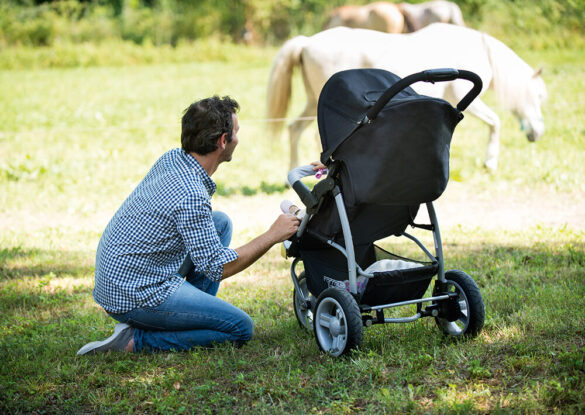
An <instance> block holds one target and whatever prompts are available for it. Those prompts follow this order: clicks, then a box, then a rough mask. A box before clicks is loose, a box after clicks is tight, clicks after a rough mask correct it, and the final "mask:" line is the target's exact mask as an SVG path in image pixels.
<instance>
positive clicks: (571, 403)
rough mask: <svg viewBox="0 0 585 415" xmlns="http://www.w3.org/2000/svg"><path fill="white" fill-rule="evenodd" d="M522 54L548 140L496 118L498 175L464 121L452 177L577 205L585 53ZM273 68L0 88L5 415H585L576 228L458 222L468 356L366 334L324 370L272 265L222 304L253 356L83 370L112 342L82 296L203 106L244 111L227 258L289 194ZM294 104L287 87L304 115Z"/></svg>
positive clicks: (226, 197)
mask: <svg viewBox="0 0 585 415" xmlns="http://www.w3.org/2000/svg"><path fill="white" fill-rule="evenodd" d="M520 55H521V56H523V57H524V58H525V60H526V61H527V62H529V63H530V64H531V65H533V66H534V67H537V66H540V65H544V67H545V72H544V79H545V81H546V82H547V86H548V89H549V95H550V98H549V100H548V102H547V103H546V104H545V107H544V108H543V112H544V114H545V121H546V124H547V131H546V133H545V136H544V137H543V139H542V141H540V142H538V143H536V144H529V143H528V142H527V141H526V139H525V138H524V137H523V136H522V133H521V131H520V128H519V126H518V125H517V122H516V121H515V119H513V117H512V116H511V115H510V114H509V113H507V112H505V111H504V110H503V109H502V108H498V107H497V106H495V108H496V110H497V112H498V114H499V115H500V116H501V117H502V125H503V126H502V151H501V159H500V168H499V170H498V171H497V172H496V173H494V174H487V173H486V172H485V171H484V170H483V169H482V162H483V155H484V148H485V140H486V138H487V137H486V136H487V129H486V127H485V126H484V125H482V124H480V123H479V122H478V121H476V120H474V119H471V118H466V119H465V120H464V121H463V122H462V123H461V125H460V126H459V127H458V129H457V132H456V135H455V137H454V141H453V145H452V160H451V170H452V171H451V173H452V179H453V180H454V182H455V183H456V184H457V186H458V188H463V189H465V192H466V193H465V194H467V195H469V197H470V198H471V197H473V195H474V194H480V193H486V192H487V193H490V192H492V193H493V194H494V197H496V194H497V197H499V198H500V199H499V200H502V202H504V203H505V200H506V195H514V194H518V193H521V192H529V193H530V194H533V195H542V196H541V199H540V200H542V202H543V204H544V202H545V201H546V199H547V198H559V199H562V200H568V201H571V200H575V201H576V203H577V202H579V201H581V202H582V200H583V195H584V194H585V124H583V121H582V114H583V113H585V80H584V79H585V65H584V63H585V53H584V52H583V51H582V50H561V51H555V52H553V51H547V52H538V51H529V50H525V51H520ZM273 56H274V50H267V51H266V52H265V53H263V54H262V53H258V51H253V52H247V51H246V50H243V49H242V50H234V56H233V59H232V61H231V62H229V61H225V60H223V61H211V62H200V63H192V64H157V65H146V66H121V67H99V68H98V67H95V68H94V67H91V68H84V69H81V68H77V69H52V70H18V71H16V70H15V71H9V70H5V71H0V107H1V108H3V111H1V112H0V209H1V210H0V211H1V215H0V313H1V315H2V317H3V318H2V321H1V322H0V356H2V357H1V359H2V360H1V361H2V366H1V368H0V412H2V413H20V412H27V413H32V412H37V413H87V412H100V413H102V412H103V413H120V412H128V413H169V412H172V413H180V412H185V413H210V414H211V413H215V414H221V413H239V414H241V413H272V414H280V413H296V414H305V413H316V414H350V413H351V414H353V413H371V414H379V413H404V412H410V413H497V412H501V413H535V414H536V413H544V412H547V413H582V412H584V411H585V399H584V398H583V396H585V332H584V329H583V328H584V327H585V312H584V309H585V307H584V306H585V300H584V299H585V284H584V280H585V223H584V224H581V225H580V226H579V225H578V224H577V225H565V226H562V225H561V226H549V225H547V224H546V221H545V222H544V223H534V224H532V225H530V226H528V227H523V228H518V227H495V228H494V227H493V226H492V227H487V226H483V224H482V222H481V218H480V216H481V214H482V212H478V220H477V222H467V223H460V224H457V223H456V222H457V221H456V220H450V221H449V223H454V224H453V225H450V226H448V227H446V228H443V229H442V233H443V237H444V240H445V256H446V261H447V268H458V269H462V270H465V271H466V272H468V273H469V274H471V275H472V276H473V277H474V279H475V280H476V281H477V283H478V285H479V286H480V288H481V290H482V294H483V297H484V301H485V305H486V312H487V316H486V325H485V328H484V331H483V332H482V334H481V335H480V336H479V337H478V338H477V339H474V340H470V341H460V342H454V341H452V340H450V339H446V338H444V337H443V336H441V334H440V332H439V330H438V329H437V328H436V327H435V325H434V322H433V321H431V320H424V321H418V322H416V323H411V324H408V325H386V326H383V327H374V328H370V329H366V330H365V334H364V344H363V347H362V349H361V350H359V351H357V352H355V353H353V354H352V355H351V356H350V357H349V358H345V359H332V358H329V357H327V356H324V355H322V354H319V353H318V349H317V345H316V343H315V340H314V338H313V336H312V335H310V334H307V333H304V332H303V331H301V330H300V329H299V328H298V326H297V322H296V320H295V317H294V313H293V311H292V298H291V295H292V283H291V282H290V277H289V276H288V266H289V263H288V261H285V260H284V259H282V258H281V257H280V255H279V252H278V251H279V250H278V249H277V248H274V249H273V250H271V251H270V252H269V253H268V254H267V255H266V256H265V257H264V258H262V259H261V260H260V261H259V262H258V263H257V264H255V265H254V266H252V267H251V268H249V269H248V270H246V271H245V272H243V273H242V275H239V276H237V277H234V278H233V279H230V280H228V281H226V282H225V283H224V284H223V287H222V288H221V289H220V293H219V295H220V296H221V297H222V298H224V299H226V300H227V301H230V302H232V303H233V304H235V305H237V306H239V307H241V308H242V309H244V310H245V311H246V312H247V313H249V314H250V315H251V316H252V318H253V319H254V321H255V324H256V327H255V337H254V339H253V340H252V341H251V342H250V343H249V344H248V345H246V346H245V347H244V348H242V349H235V348H233V347H231V346H221V347H217V348H215V349H202V350H194V351H191V352H188V353H163V354H155V355H150V354H137V355H128V354H116V353H110V354H106V355H101V356H90V357H83V358H80V357H77V356H76V355H75V352H76V351H77V349H78V348H79V347H81V346H82V345H83V344H85V343H86V342H88V341H91V340H95V339H98V338H103V337H106V336H108V335H109V333H110V332H111V331H112V329H113V326H114V323H113V321H112V320H111V319H110V318H109V317H107V315H106V314H105V313H104V312H103V311H102V310H101V309H100V308H99V307H97V306H96V305H95V303H94V302H93V300H92V297H91V291H92V288H93V261H94V255H95V248H96V246H97V243H98V240H99V237H100V234H101V232H102V231H103V229H104V228H105V225H106V223H107V221H108V220H109V218H110V217H111V215H112V214H113V213H114V212H115V210H116V209H117V208H118V206H119V205H120V204H121V202H122V201H123V200H124V198H125V197H126V196H127V194H128V193H129V192H130V191H131V190H132V189H133V187H134V186H135V185H136V184H137V182H138V181H139V180H140V179H141V178H142V177H143V176H144V174H145V173H146V171H147V170H148V169H149V168H150V166H151V164H152V163H153V162H154V161H155V160H156V159H157V158H158V157H159V156H160V155H161V154H162V153H163V152H164V151H165V150H167V149H170V148H174V147H176V146H178V136H179V131H180V124H179V120H180V117H181V113H182V110H183V109H184V108H185V107H186V106H188V105H189V104H190V103H191V102H192V101H194V100H195V99H198V98H201V97H204V96H208V95H212V94H219V95H225V94H229V95H232V96H234V97H235V98H236V99H237V100H238V101H239V102H240V104H241V106H242V110H241V113H240V123H241V127H242V129H241V133H240V145H239V147H238V149H237V150H236V154H235V157H234V161H233V162H232V163H231V164H230V165H223V166H221V167H220V169H219V170H218V172H217V173H216V175H215V176H214V179H215V180H216V182H217V183H218V185H219V191H218V195H217V196H215V197H214V201H215V204H216V206H217V207H218V208H220V209H222V210H224V211H226V212H227V213H228V214H230V216H232V217H233V218H234V219H235V234H234V244H235V245H239V244H241V243H244V242H246V241H247V240H248V239H249V238H251V237H253V236H255V235H256V234H257V233H259V232H261V231H263V230H264V229H266V227H267V226H268V225H269V224H270V223H271V221H272V219H273V218H274V217H275V216H276V215H277V214H278V203H279V201H280V200H281V199H282V198H285V197H293V196H294V195H292V193H291V191H290V190H286V189H285V188H284V187H283V186H282V183H283V180H284V177H285V175H286V167H285V166H286V165H287V163H288V151H287V148H288V143H287V142H286V140H285V139H284V137H283V138H281V139H277V138H274V137H270V136H268V135H267V133H266V129H265V124H264V122H263V121H262V119H263V118H264V111H265V104H264V100H265V88H266V81H267V77H268V71H269V66H270V62H271V59H272V57H273ZM297 80H298V79H297ZM486 101H487V102H488V103H489V104H490V105H493V104H494V100H493V96H491V95H488V96H487V98H486ZM302 104H303V103H302V89H301V86H300V83H299V82H296V83H295V90H294V102H293V111H294V112H300V109H301V107H302ZM313 134H314V131H313V132H307V133H306V134H305V136H304V137H303V146H302V147H303V150H302V153H301V157H300V159H301V160H302V161H304V162H308V161H311V160H314V159H316V158H317V156H318V149H317V145H316V143H315V140H314V139H313V137H312V135H313ZM502 189H505V191H502ZM492 193H490V194H492ZM536 200H539V199H538V196H537V197H536ZM558 214H559V212H555V211H551V212H549V215H550V216H555V215H558ZM439 219H441V218H439ZM408 311H409V312H410V311H411V310H408Z"/></svg>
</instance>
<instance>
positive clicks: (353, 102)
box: [317, 69, 418, 163]
mask: <svg viewBox="0 0 585 415" xmlns="http://www.w3.org/2000/svg"><path fill="white" fill-rule="evenodd" d="M400 79H401V78H400V77H399V76H397V75H394V74H393V73H391V72H388V71H384V70H381V69H350V70H347V71H342V72H338V73H336V74H335V75H333V76H332V77H331V78H330V79H329V80H328V81H327V83H326V84H325V86H324V87H323V90H322V91H321V95H320V96H319V105H318V111H317V114H318V115H317V119H318V123H319V135H320V136H321V145H322V146H323V152H322V153H321V162H323V163H326V162H327V159H329V157H330V156H331V154H332V153H333V152H334V151H335V150H336V149H337V147H338V146H339V145H340V144H341V143H342V142H343V141H344V140H345V139H346V138H347V137H348V136H349V135H350V134H351V133H352V132H353V131H354V130H355V129H356V127H357V126H358V125H359V123H360V121H362V119H363V118H364V115H365V114H366V111H367V110H368V109H370V108H371V107H372V106H373V105H374V103H375V102H376V101H377V100H378V98H380V96H381V95H382V94H383V93H384V91H386V90H387V89H388V88H390V87H391V86H392V85H394V84H395V83H396V82H398V81H399V80H400ZM409 96H410V97H412V96H418V94H417V93H416V92H414V90H413V89H412V88H410V87H407V88H405V89H403V90H402V91H400V92H399V93H398V94H397V95H396V97H395V98H394V99H401V98H406V97H409Z"/></svg>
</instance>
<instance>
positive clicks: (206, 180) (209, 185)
mask: <svg viewBox="0 0 585 415" xmlns="http://www.w3.org/2000/svg"><path fill="white" fill-rule="evenodd" d="M181 152H182V153H183V157H184V158H185V160H186V162H187V164H188V165H189V166H191V167H192V168H193V170H195V173H196V174H197V175H198V176H199V177H200V178H201V181H202V182H203V185H204V186H205V189H206V190H207V193H208V194H209V197H211V196H213V194H214V193H215V190H216V189H217V185H216V184H215V182H214V181H213V180H212V179H211V177H209V175H208V174H207V172H206V171H205V169H204V168H203V167H202V166H201V164H199V162H198V161H197V159H196V158H195V157H193V156H192V155H191V154H189V153H187V152H186V151H185V150H181Z"/></svg>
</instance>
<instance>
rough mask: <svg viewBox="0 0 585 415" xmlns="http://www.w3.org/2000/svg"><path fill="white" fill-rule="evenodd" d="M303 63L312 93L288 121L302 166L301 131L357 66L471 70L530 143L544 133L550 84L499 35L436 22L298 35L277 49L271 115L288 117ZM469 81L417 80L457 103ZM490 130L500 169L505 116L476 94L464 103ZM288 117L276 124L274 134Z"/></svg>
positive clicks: (293, 159) (493, 163)
mask: <svg viewBox="0 0 585 415" xmlns="http://www.w3.org/2000/svg"><path fill="white" fill-rule="evenodd" d="M297 66H299V67H300V68H301V71H302V76H303V82H304V85H305V90H306V93H307V104H306V107H305V109H304V111H303V112H302V114H301V115H300V116H299V118H297V119H296V120H295V121H294V122H293V123H292V124H291V125H290V126H289V133H290V167H291V168H293V167H295V166H296V165H297V162H298V160H297V157H298V156H297V146H298V141H299V138H300V135H301V133H302V132H303V130H304V129H305V128H306V127H307V126H308V125H309V124H310V123H311V122H312V121H313V120H314V116H315V115H316V113H317V101H318V98H319V93H320V92H321V89H322V88H323V85H324V84H325V82H326V81H327V80H328V79H329V77H331V75H333V74H334V73H336V72H339V71H341V70H345V69H353V68H380V69H386V70H388V71H390V72H393V73H395V74H397V75H398V76H401V77H404V76H406V75H409V74H411V73H415V72H418V71H421V70H425V69H431V68H445V67H449V68H456V69H467V70H470V71H473V72H475V73H476V74H478V75H479V76H480V77H481V79H482V81H483V85H484V90H483V91H482V93H484V92H485V90H486V89H487V88H488V87H489V88H492V89H494V90H495V92H496V97H497V99H498V100H499V101H500V102H501V103H502V104H503V105H505V106H506V107H507V108H508V109H510V110H511V111H512V112H513V113H514V114H515V115H516V117H517V118H518V120H519V121H520V123H521V125H522V128H523V130H524V131H525V133H526V136H527V137H528V140H529V141H536V140H537V139H538V138H539V137H540V136H541V135H542V134H543V133H544V121H543V118H542V113H541V109H540V106H541V103H542V102H543V101H544V99H545V98H546V87H545V84H544V81H543V80H542V78H541V76H540V70H538V71H534V70H533V69H532V68H531V67H530V66H529V65H528V64H526V63H525V62H524V61H523V60H522V59H520V58H519V57H518V55H516V54H515V53H514V52H513V51H512V50H511V49H510V48H508V47H507V46H506V45H504V44H503V43H502V42H500V41H498V40H497V39H495V38H493V37H491V36H489V35H487V34H485V33H481V32H478V31H475V30H473V29H469V28H466V27H461V26H455V25H450V24H444V23H435V24H432V25H430V26H427V27H426V28H424V29H421V30H419V31H418V32H414V33H409V34H389V33H382V32H377V31H373V30H365V29H349V28H345V27H337V28H333V29H330V30H326V31H323V32H321V33H317V34H316V35H313V36H311V37H305V36H297V37H295V38H293V39H290V40H289V41H287V42H286V43H285V44H284V45H283V46H282V48H281V49H280V51H279V52H278V53H277V55H276V57H275V59H274V62H273V65H272V69H271V74H270V80H269V84H268V92H267V98H268V102H267V105H268V117H269V118H272V119H282V118H283V117H285V116H286V113H287V109H288V104H289V100H290V97H291V78H292V73H293V69H294V68H295V67H297ZM470 86H471V85H470V83H469V82H467V81H464V80H456V81H453V82H440V83H437V84H433V85H431V84H426V83H420V82H419V83H417V84H414V85H413V88H414V89H415V90H416V91H417V92H419V93H422V94H425V95H430V96H436V97H442V98H444V99H446V100H448V101H449V102H451V103H452V104H455V103H457V102H458V101H459V100H460V99H461V98H462V97H463V96H464V95H465V94H466V93H467V92H468V91H469V89H470ZM466 112H467V113H470V114H472V115H474V116H476V117H477V118H479V119H480V120H482V121H484V122H485V123H487V124H488V126H489V128H490V133H489V140H488V145H487V150H486V158H485V166H486V167H487V168H489V169H491V170H495V169H496V168H497V164H498V155H499V133H500V119H499V117H498V116H497V115H496V113H495V112H494V111H492V110H491V109H490V108H489V107H488V106H487V105H486V104H484V102H483V101H481V100H480V99H479V98H477V99H476V100H475V101H473V103H472V104H471V105H470V106H469V107H468V108H467V110H466ZM283 125H284V122H274V123H271V127H272V130H273V132H274V133H278V131H279V130H280V129H281V128H282V127H283Z"/></svg>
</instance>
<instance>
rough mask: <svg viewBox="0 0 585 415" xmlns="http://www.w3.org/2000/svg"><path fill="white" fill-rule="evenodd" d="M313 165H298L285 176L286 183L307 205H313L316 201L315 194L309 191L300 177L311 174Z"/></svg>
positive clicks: (313, 172) (312, 173)
mask: <svg viewBox="0 0 585 415" xmlns="http://www.w3.org/2000/svg"><path fill="white" fill-rule="evenodd" d="M313 167H314V166H313V165H311V164H309V165H307V166H299V167H296V168H294V169H292V170H291V171H290V172H289V173H288V176H287V179H288V183H289V184H290V185H291V187H292V188H293V189H294V191H295V192H296V193H297V194H298V195H299V197H300V199H301V202H303V203H304V205H305V206H307V207H312V206H315V205H316V204H317V203H318V201H317V198H316V197H315V195H313V193H311V190H309V188H308V187H307V186H305V184H304V183H303V182H301V179H302V178H303V177H307V176H313V175H314V174H315V171H314V170H313Z"/></svg>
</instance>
